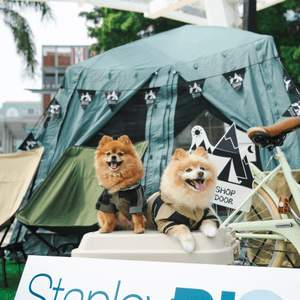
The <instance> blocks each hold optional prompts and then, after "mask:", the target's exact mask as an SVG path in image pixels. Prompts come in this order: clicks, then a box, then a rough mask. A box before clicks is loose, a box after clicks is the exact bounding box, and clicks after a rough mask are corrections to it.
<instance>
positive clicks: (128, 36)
mask: <svg viewBox="0 0 300 300" xmlns="http://www.w3.org/2000/svg"><path fill="white" fill-rule="evenodd" d="M79 16H81V17H85V18H86V20H87V21H92V22H93V24H94V26H93V27H88V34H89V36H90V37H94V38H97V39H98V42H97V43H96V44H93V45H92V46H91V48H90V50H91V51H95V52H96V53H97V54H99V53H100V52H101V51H107V50H110V49H112V48H115V47H118V46H121V45H124V44H127V43H130V42H133V41H135V40H138V39H140V38H142V37H145V36H147V35H151V34H154V33H159V32H162V31H166V30H169V29H172V28H176V27H180V26H182V25H185V23H182V22H178V21H174V20H171V19H166V18H158V19H155V20H152V19H147V18H144V16H143V14H141V13H136V12H131V11H121V10H115V9H111V8H104V7H102V8H94V10H93V11H92V12H81V13H80V14H79Z"/></svg>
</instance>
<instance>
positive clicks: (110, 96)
mask: <svg viewBox="0 0 300 300" xmlns="http://www.w3.org/2000/svg"><path fill="white" fill-rule="evenodd" d="M104 93H105V97H106V100H107V104H108V106H109V107H110V109H111V111H113V110H114V109H115V106H116V105H117V103H118V100H119V98H120V96H121V93H122V91H104Z"/></svg>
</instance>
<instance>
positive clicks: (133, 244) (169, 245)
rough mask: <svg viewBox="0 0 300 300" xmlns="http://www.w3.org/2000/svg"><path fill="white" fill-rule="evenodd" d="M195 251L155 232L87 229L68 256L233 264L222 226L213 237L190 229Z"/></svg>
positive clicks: (230, 248)
mask: <svg viewBox="0 0 300 300" xmlns="http://www.w3.org/2000/svg"><path fill="white" fill-rule="evenodd" d="M192 234H193V236H194V239H195V245H196V246H195V251H194V252H193V253H191V254H188V253H187V252H185V251H184V249H183V248H182V246H181V244H180V242H179V241H178V240H177V239H175V238H173V237H171V236H168V235H166V234H163V233H160V232H158V231H151V230H146V232H145V233H144V234H134V233H133V231H116V232H112V233H107V234H99V233H98V232H90V233H87V234H85V235H84V236H83V238H82V240H81V243H80V245H79V247H78V248H77V249H74V250H73V251H72V253H71V256H72V257H85V258H105V259H122V260H139V261H160V262H184V263H202V264H219V265H230V264H233V249H232V247H231V244H232V237H231V234H230V233H229V232H228V230H227V229H226V228H221V229H219V230H218V234H217V236H215V237H214V238H208V237H206V236H205V235H204V234H203V233H201V232H192Z"/></svg>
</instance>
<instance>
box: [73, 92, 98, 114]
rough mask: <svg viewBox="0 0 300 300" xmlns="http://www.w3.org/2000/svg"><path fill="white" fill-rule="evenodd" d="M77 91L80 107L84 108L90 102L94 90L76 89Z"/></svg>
mask: <svg viewBox="0 0 300 300" xmlns="http://www.w3.org/2000/svg"><path fill="white" fill-rule="evenodd" d="M77 91H78V97H79V101H80V104H81V107H82V108H83V109H86V108H87V106H88V105H89V104H90V103H91V102H92V100H93V98H94V96H95V93H96V91H91V90H77Z"/></svg>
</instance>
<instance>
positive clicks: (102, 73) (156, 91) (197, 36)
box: [35, 25, 300, 196]
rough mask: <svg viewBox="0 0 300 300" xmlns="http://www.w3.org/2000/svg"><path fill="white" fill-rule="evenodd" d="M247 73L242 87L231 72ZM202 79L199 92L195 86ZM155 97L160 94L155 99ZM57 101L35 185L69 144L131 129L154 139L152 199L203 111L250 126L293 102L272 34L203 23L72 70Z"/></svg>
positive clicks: (41, 139)
mask: <svg viewBox="0 0 300 300" xmlns="http://www.w3.org/2000/svg"><path fill="white" fill-rule="evenodd" d="M240 70H244V78H243V86H242V88H241V89H240V90H238V91H236V90H235V89H234V88H233V87H232V86H231V85H230V83H229V82H228V81H227V79H226V78H225V76H224V74H228V73H229V72H233V71H240ZM238 74H240V73H239V72H238ZM198 81H199V83H198V85H201V89H202V93H201V96H200V97H197V94H196V95H191V94H190V93H189V91H188V89H189V86H190V85H191V84H192V86H194V83H195V82H196V83H197V82H198ZM201 81H202V82H201ZM151 91H152V95H151ZM87 94H88V95H87ZM149 94H150V96H152V98H154V97H155V100H154V99H152V102H151V98H150V96H149ZM147 95H148V99H147V100H146V101H145V96H146V97H147ZM153 95H154V96H153ZM84 96H86V101H85V105H82V103H81V101H80V99H81V98H84ZM193 97H194V98H193ZM57 98H58V99H57V101H58V103H59V105H60V107H61V117H60V118H55V117H52V118H51V119H50V121H49V123H48V126H47V128H46V129H45V130H44V131H40V134H39V135H38V136H36V137H35V138H36V139H37V141H38V144H39V143H40V144H41V145H43V146H44V147H45V154H44V157H43V160H42V166H41V168H40V171H39V174H38V178H37V181H36V186H39V185H40V184H41V182H43V181H44V179H45V178H46V177H47V175H48V173H49V172H50V170H51V169H52V168H53V167H54V165H55V164H56V162H57V161H58V159H59V158H60V157H61V156H62V154H63V153H64V151H65V150H66V149H67V148H68V147H69V146H72V145H86V146H93V147H95V146H97V144H98V141H99V139H100V138H101V137H102V136H103V135H104V134H107V135H121V134H127V135H128V136H129V137H130V138H131V139H132V140H133V142H138V141H143V140H147V141H148V142H149V146H148V150H147V152H146V154H145V158H144V167H145V170H146V177H145V180H144V183H143V185H144V187H145V189H146V194H147V196H150V195H151V194H152V193H154V192H156V191H157V189H158V186H159V179H160V176H161V174H162V171H163V169H164V168H165V166H166V164H167V163H168V161H169V160H170V157H171V155H172V151H173V140H174V136H176V135H177V134H178V133H179V132H181V131H182V130H183V129H184V128H185V127H186V125H187V124H189V123H190V121H191V120H193V119H195V117H196V116H198V115H199V114H200V113H201V111H203V110H204V109H207V110H209V111H211V112H212V113H213V114H216V115H218V116H219V117H220V118H221V119H223V120H226V121H228V122H229V123H230V122H235V123H236V125H237V126H238V127H239V128H241V129H243V130H245V131H246V130H247V129H248V128H249V127H252V126H257V125H259V126H261V125H264V126H266V125H270V124H273V123H274V122H276V121H278V120H280V119H281V118H282V114H283V113H284V112H285V111H286V109H287V108H288V107H289V105H290V103H291V102H290V99H289V95H288V93H287V92H286V89H285V86H284V81H283V70H282V66H281V64H280V61H279V60H278V53H277V50H276V46H275V44H274V40H273V38H272V37H270V36H265V35H259V34H255V33H252V32H247V31H243V30H238V29H232V28H223V27H201V26H196V25H186V26H183V27H180V28H178V29H174V30H170V31H168V32H163V33H160V34H157V35H154V36H151V37H148V38H144V39H141V40H139V41H136V42H133V43H129V44H127V45H124V46H121V47H118V48H115V49H112V50H110V51H108V52H105V53H103V54H101V55H98V56H96V57H93V58H90V59H88V60H86V61H84V62H82V63H80V64H77V65H75V66H72V67H70V68H68V69H67V72H66V74H65V77H64V80H63V83H62V90H61V92H60V95H59V96H58V97H57ZM83 100H84V99H83ZM147 101H148V102H147ZM151 103H153V104H152V105H151ZM87 104H88V105H87ZM199 125H201V124H199ZM285 147H286V149H289V151H287V156H288V160H289V163H290V164H291V166H292V168H299V167H300V163H299V159H298V157H299V140H298V138H297V135H296V134H291V135H289V136H288V138H287V141H286V143H285ZM260 157H261V161H262V165H263V166H265V165H266V162H267V161H268V160H269V157H270V154H269V153H268V151H265V150H261V152H260Z"/></svg>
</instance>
